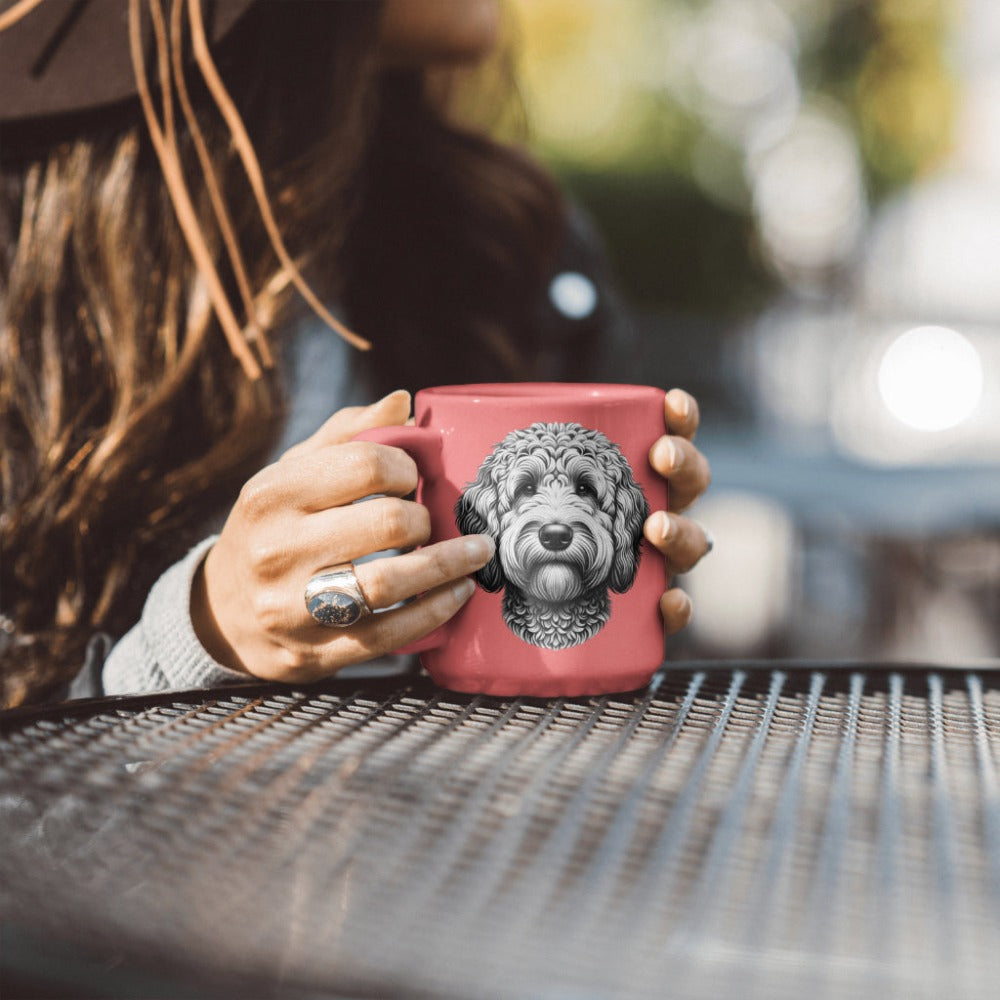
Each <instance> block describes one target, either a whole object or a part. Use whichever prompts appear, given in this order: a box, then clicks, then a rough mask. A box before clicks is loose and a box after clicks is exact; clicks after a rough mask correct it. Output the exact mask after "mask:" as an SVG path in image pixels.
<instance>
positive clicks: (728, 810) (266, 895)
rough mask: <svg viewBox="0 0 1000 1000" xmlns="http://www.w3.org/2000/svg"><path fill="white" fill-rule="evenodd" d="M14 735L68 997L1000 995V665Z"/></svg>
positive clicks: (12, 840)
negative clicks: (83, 991) (82, 992)
mask: <svg viewBox="0 0 1000 1000" xmlns="http://www.w3.org/2000/svg"><path fill="white" fill-rule="evenodd" d="M3 721H4V735H3V739H2V748H3V770H2V777H0V825H2V832H0V917H2V919H3V929H4V937H5V941H6V943H5V945H4V948H3V953H4V957H3V963H4V966H5V975H6V977H7V982H8V984H11V983H12V984H14V986H15V987H17V988H21V987H24V988H28V987H31V988H34V989H36V990H37V991H38V994H39V995H53V996H55V995H60V996H62V995H65V996H74V995H79V990H80V989H81V985H80V984H81V982H83V983H85V985H86V995H88V996H143V997H153V996H159V995H163V996H170V997H181V996H213V997H215V996H217V997H223V996H240V997H247V996H251V997H253V996H262V997H263V996H267V997H320V996H342V995H351V996H369V995H373V996H386V995H392V996H404V997H405V996H413V997H421V996H434V997H442V996H443V997H482V996H490V997H560V998H561V997H574V998H576V997H605V996H622V997H627V996H636V997H643V996H650V997H685V998H688V997H690V998H700V997H706V998H708V997H712V998H717V997H719V996H721V995H726V994H728V995H731V996H739V997H741V998H745V997H761V998H768V1000H772V998H782V997H795V998H799V997H802V996H805V995H807V996H809V997H810V998H815V997H838V998H839V997H848V996H850V997H852V998H863V997H877V998H879V1000H886V998H891V997H899V998H906V1000H913V998H920V997H927V998H935V1000H937V998H942V997H949V998H951V997H955V998H971V1000H975V998H979V997H982V998H987V997H989V998H994V997H996V996H997V991H998V989H1000V986H998V983H1000V791H998V788H1000V786H998V778H997V770H998V764H1000V664H995V663H994V664H987V665H980V666H973V667H970V668H968V669H954V668H949V669H943V668H935V667H933V666H930V667H928V666H913V667H904V666H897V667H892V668H889V669H879V668H877V667H876V666H875V665H871V664H863V663H860V664H837V663H829V664H793V663H789V664H760V663H745V664H740V663H724V664H680V665H677V664H675V665H672V666H670V667H669V669H665V670H664V671H662V672H661V673H660V674H658V675H657V677H656V680H655V682H654V684H653V685H652V686H651V687H650V688H649V689H648V690H645V691H641V692H636V693H630V694H625V695H620V696H609V697H601V698H593V699H559V700H551V701H544V700H535V699H499V698H489V697H471V696H463V695H456V694H453V693H451V692H448V691H443V690H441V689H439V688H436V687H434V686H433V685H432V684H430V683H429V682H428V681H426V680H424V679H422V678H419V677H412V676H411V677H402V678H400V677H395V678H385V679H379V680H372V681H358V680H354V681H336V680H335V681H332V682H329V683H326V684H324V685H321V686H317V687H310V688H303V689H290V688H283V687H275V686H267V687H264V686H261V687H247V688H238V689H228V690H221V691H214V692H206V691H196V692H190V693H185V694H169V695H162V696H156V697H147V698H141V699H139V698H135V699H105V700H102V701H96V702H81V703H66V704H63V705H60V706H56V707H54V708H48V709H45V710H39V711H30V710H29V711H16V712H12V713H7V714H6V716H5V717H4V720H3ZM40 983H41V984H42V985H41V986H40V985H39V984H40ZM46 989H47V990H48V993H46V992H45V990H46ZM60 989H62V990H64V992H62V993H60V992H59V991H60ZM74 990H75V991H76V992H74ZM4 995H5V996H7V995H16V994H14V993H5V994H4Z"/></svg>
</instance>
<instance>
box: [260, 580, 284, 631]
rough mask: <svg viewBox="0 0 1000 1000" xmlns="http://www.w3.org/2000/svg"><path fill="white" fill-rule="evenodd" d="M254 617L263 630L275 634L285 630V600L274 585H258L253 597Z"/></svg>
mask: <svg viewBox="0 0 1000 1000" xmlns="http://www.w3.org/2000/svg"><path fill="white" fill-rule="evenodd" d="M251 607H252V608H253V614H254V618H255V620H256V622H257V624H258V626H259V627H260V628H261V630H262V631H264V632H265V633H267V634H269V635H275V634H277V633H280V632H282V631H283V630H284V627H285V624H286V620H287V616H286V613H285V602H284V600H283V598H282V596H281V594H280V593H279V592H278V590H277V589H276V588H274V587H258V588H257V589H256V590H255V591H254V595H253V597H252V598H251Z"/></svg>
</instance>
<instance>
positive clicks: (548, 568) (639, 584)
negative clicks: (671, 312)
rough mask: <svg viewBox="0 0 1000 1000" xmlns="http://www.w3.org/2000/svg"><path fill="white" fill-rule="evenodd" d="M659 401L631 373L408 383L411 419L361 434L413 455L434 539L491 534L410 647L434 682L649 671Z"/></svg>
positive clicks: (582, 688)
mask: <svg viewBox="0 0 1000 1000" xmlns="http://www.w3.org/2000/svg"><path fill="white" fill-rule="evenodd" d="M663 400H664V392H663V390H661V389H654V388H651V387H649V386H635V385H602V384H570V383H512V384H499V383H498V384H487V385H457V386H440V387H437V388H433V389H425V390H423V391H421V392H418V393H417V397H416V401H415V405H414V415H415V426H411V427H387V428H381V429H378V430H375V431H369V432H366V433H365V434H363V435H361V437H363V438H365V439H367V440H374V441H380V442H382V443H384V444H392V445H397V446H398V447H401V448H403V449H405V450H406V451H407V452H409V453H410V454H411V455H412V456H413V457H414V459H415V460H416V462H417V465H418V468H419V470H420V485H419V487H418V491H417V499H418V500H419V501H420V502H421V503H423V504H424V505H425V506H426V507H427V509H428V510H429V512H430V516H431V538H432V540H433V541H440V540H442V539H445V538H454V537H457V536H458V535H461V534H473V533H482V534H488V535H491V536H492V537H493V540H494V541H495V542H496V544H497V553H496V555H495V557H494V558H493V559H492V560H491V561H490V563H489V564H488V565H486V566H485V567H484V568H483V569H482V570H480V571H479V572H478V573H477V574H476V583H477V584H478V586H477V587H476V591H475V593H474V594H473V595H472V597H471V598H470V599H469V601H468V602H467V603H466V605H465V606H464V607H463V608H462V609H461V610H460V611H459V612H458V614H456V615H455V616H454V618H452V619H451V620H450V621H448V622H446V623H445V624H444V625H443V626H441V627H440V628H439V629H437V630H435V631H434V632H433V633H432V634H431V635H429V636H427V637H426V638H425V639H424V640H422V641H421V642H420V643H418V644H416V646H415V647H414V648H415V649H418V650H419V651H420V654H421V657H420V658H421V662H422V663H423V665H424V667H425V668H426V670H427V672H428V673H429V674H430V676H431V677H432V678H433V679H434V680H435V681H436V682H437V683H438V684H441V685H442V686H444V687H448V688H452V689H454V690H457V691H468V692H483V693H487V694H494V695H534V696H541V697H553V696H562V695H570V696H572V695H587V694H601V693H605V692H610V691H626V690H631V689H633V688H637V687H641V686H642V685H644V684H646V683H648V682H649V680H650V678H651V677H652V675H653V673H654V672H655V670H656V668H657V667H658V666H659V664H660V663H661V661H662V659H663V621H662V619H661V617H660V611H659V598H660V595H661V594H662V593H663V591H664V589H665V586H666V573H665V568H664V562H663V558H662V556H661V555H660V554H659V553H658V552H657V551H656V550H655V549H654V548H653V547H652V546H650V545H649V543H648V542H647V541H645V539H644V538H643V536H642V526H643V522H644V521H645V519H646V517H647V516H648V515H649V513H650V512H651V511H654V510H662V509H665V508H666V505H667V484H666V481H665V480H664V479H662V478H661V477H660V476H659V475H658V474H657V473H656V472H655V471H654V470H653V469H652V467H651V466H650V464H649V458H648V454H649V449H650V446H651V445H652V444H653V442H654V441H655V440H656V439H657V438H658V437H659V436H660V435H661V434H663V433H664V424H663Z"/></svg>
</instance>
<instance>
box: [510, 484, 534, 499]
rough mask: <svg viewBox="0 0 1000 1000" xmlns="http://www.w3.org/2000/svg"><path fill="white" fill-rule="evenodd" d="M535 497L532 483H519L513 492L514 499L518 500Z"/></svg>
mask: <svg viewBox="0 0 1000 1000" xmlns="http://www.w3.org/2000/svg"><path fill="white" fill-rule="evenodd" d="M534 495H535V484H534V483H532V482H527V483H521V484H520V485H519V486H518V487H517V489H516V490H514V499H516V500H517V499H520V498H521V497H533V496H534Z"/></svg>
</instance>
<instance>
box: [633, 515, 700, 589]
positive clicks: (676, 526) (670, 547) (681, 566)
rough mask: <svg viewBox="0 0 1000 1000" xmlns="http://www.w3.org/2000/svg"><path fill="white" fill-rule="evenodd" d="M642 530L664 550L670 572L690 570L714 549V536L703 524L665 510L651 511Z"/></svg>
mask: <svg viewBox="0 0 1000 1000" xmlns="http://www.w3.org/2000/svg"><path fill="white" fill-rule="evenodd" d="M643 534H645V536H646V538H647V539H648V540H649V542H650V544H652V545H655V546H656V548H657V549H659V550H660V552H662V553H663V557H664V559H665V560H666V563H667V572H668V573H670V574H673V573H687V572H688V571H689V570H691V569H693V568H694V567H695V565H696V564H697V563H698V561H699V560H700V559H701V558H702V557H703V556H705V555H707V554H708V553H709V552H710V551H711V549H712V541H711V538H710V536H709V534H708V532H707V531H706V530H705V528H704V527H702V525H700V524H699V523H698V522H697V521H692V520H691V518H689V517H680V516H678V515H677V514H668V513H667V512H666V511H665V510H658V511H656V513H654V514H650V516H649V517H648V518H647V519H646V523H645V525H644V526H643Z"/></svg>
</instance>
